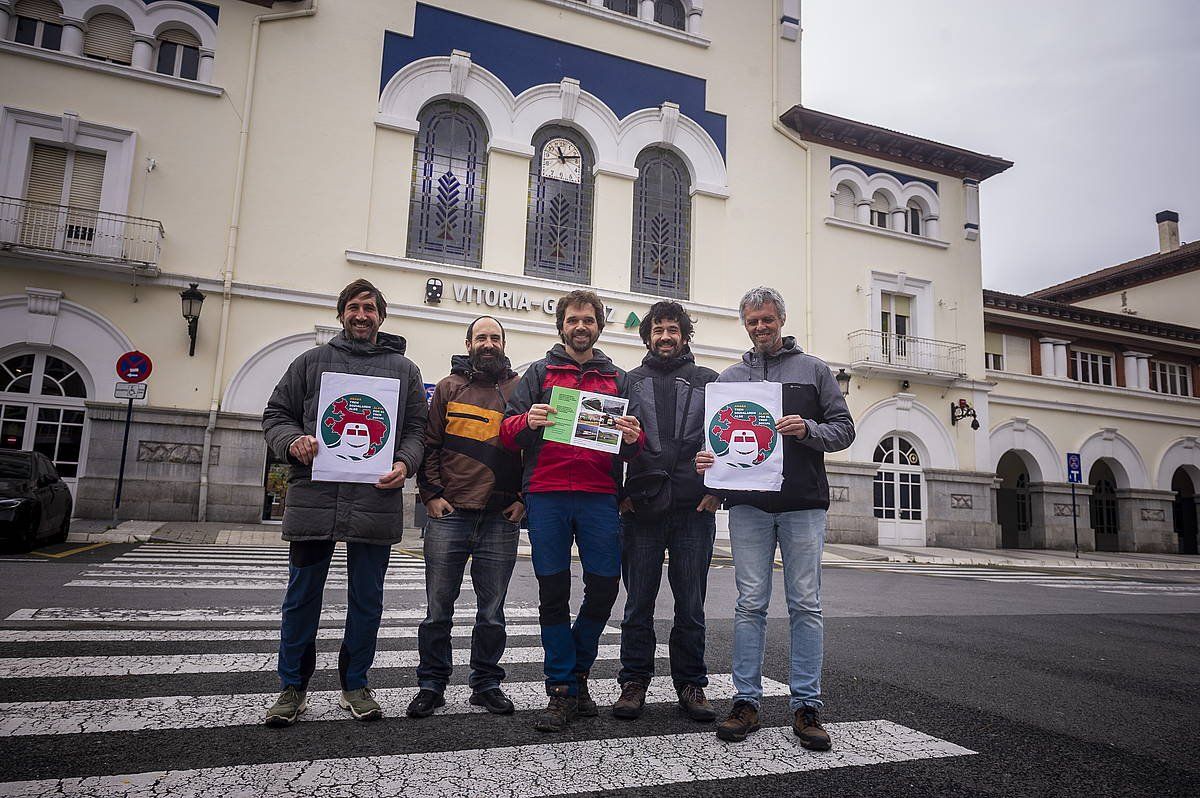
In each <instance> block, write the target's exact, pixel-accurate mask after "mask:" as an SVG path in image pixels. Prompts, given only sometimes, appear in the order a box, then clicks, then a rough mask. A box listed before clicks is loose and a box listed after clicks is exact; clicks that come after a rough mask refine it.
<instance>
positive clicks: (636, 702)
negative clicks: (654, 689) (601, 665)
mask: <svg viewBox="0 0 1200 798" xmlns="http://www.w3.org/2000/svg"><path fill="white" fill-rule="evenodd" d="M645 708H646V685H644V684H642V683H641V682H625V684H623V685H621V697H620V698H618V699H617V701H616V703H614V704H613V705H612V714H613V717H614V718H620V719H621V720H635V719H636V718H640V717H641V716H642V711H643V710H645Z"/></svg>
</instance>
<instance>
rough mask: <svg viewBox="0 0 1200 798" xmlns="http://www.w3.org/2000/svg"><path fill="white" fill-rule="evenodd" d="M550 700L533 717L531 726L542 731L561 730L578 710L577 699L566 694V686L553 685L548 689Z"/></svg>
mask: <svg viewBox="0 0 1200 798" xmlns="http://www.w3.org/2000/svg"><path fill="white" fill-rule="evenodd" d="M549 695H550V702H549V703H548V704H547V705H546V708H545V709H544V710H542V711H541V712H539V713H538V716H537V717H536V718H534V721H533V728H535V729H537V730H538V731H542V732H555V731H562V730H563V729H565V728H567V724H568V723H570V722H571V721H573V720H574V719H575V716H576V715H577V714H578V712H579V701H578V700H577V699H576V698H575V696H573V695H567V688H565V687H554V688H552V689H551V690H550V691H549Z"/></svg>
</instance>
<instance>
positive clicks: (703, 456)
mask: <svg viewBox="0 0 1200 798" xmlns="http://www.w3.org/2000/svg"><path fill="white" fill-rule="evenodd" d="M692 462H694V463H695V464H696V473H697V474H703V473H704V472H705V471H707V470H708V469H710V468H712V467H713V463H715V462H717V456H716V455H715V454H713V453H712V452H709V451H699V452H696V457H695V459H694V460H693V461H692Z"/></svg>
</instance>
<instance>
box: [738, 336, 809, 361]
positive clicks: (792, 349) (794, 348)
mask: <svg viewBox="0 0 1200 798" xmlns="http://www.w3.org/2000/svg"><path fill="white" fill-rule="evenodd" d="M803 354H804V350H803V349H801V348H800V344H798V343H796V339H795V338H794V337H792V336H790V335H787V336H784V338H783V346H782V347H780V349H779V351H778V352H776V353H775V354H773V355H766V356H765V358H764V355H763V354H762V353H761V352H759V351H758V350H757V349H751V350H750V351H749V352H746V353H745V354H744V355H742V362H743V363H745V364H746V365H747V366H750V367H751V368H762V364H763V360H764V359H765V360H768V361H770V360H783V359H784V358H788V357H791V356H792V355H803Z"/></svg>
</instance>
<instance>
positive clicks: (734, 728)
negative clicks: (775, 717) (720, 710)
mask: <svg viewBox="0 0 1200 798" xmlns="http://www.w3.org/2000/svg"><path fill="white" fill-rule="evenodd" d="M760 728H762V726H761V724H760V723H759V722H758V710H757V709H755V707H754V705H753V704H751V703H750V702H749V701H736V702H734V705H733V709H732V710H731V711H730V712H729V717H727V718H725V720H723V721H721V723H720V724H719V725H718V726H717V736H718V737H720V738H721V739H722V740H725V741H727V742H731V743H740V742H741V741H742V740H745V739H746V735H748V734H750V733H752V732H756V731H758V730H759V729H760Z"/></svg>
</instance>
